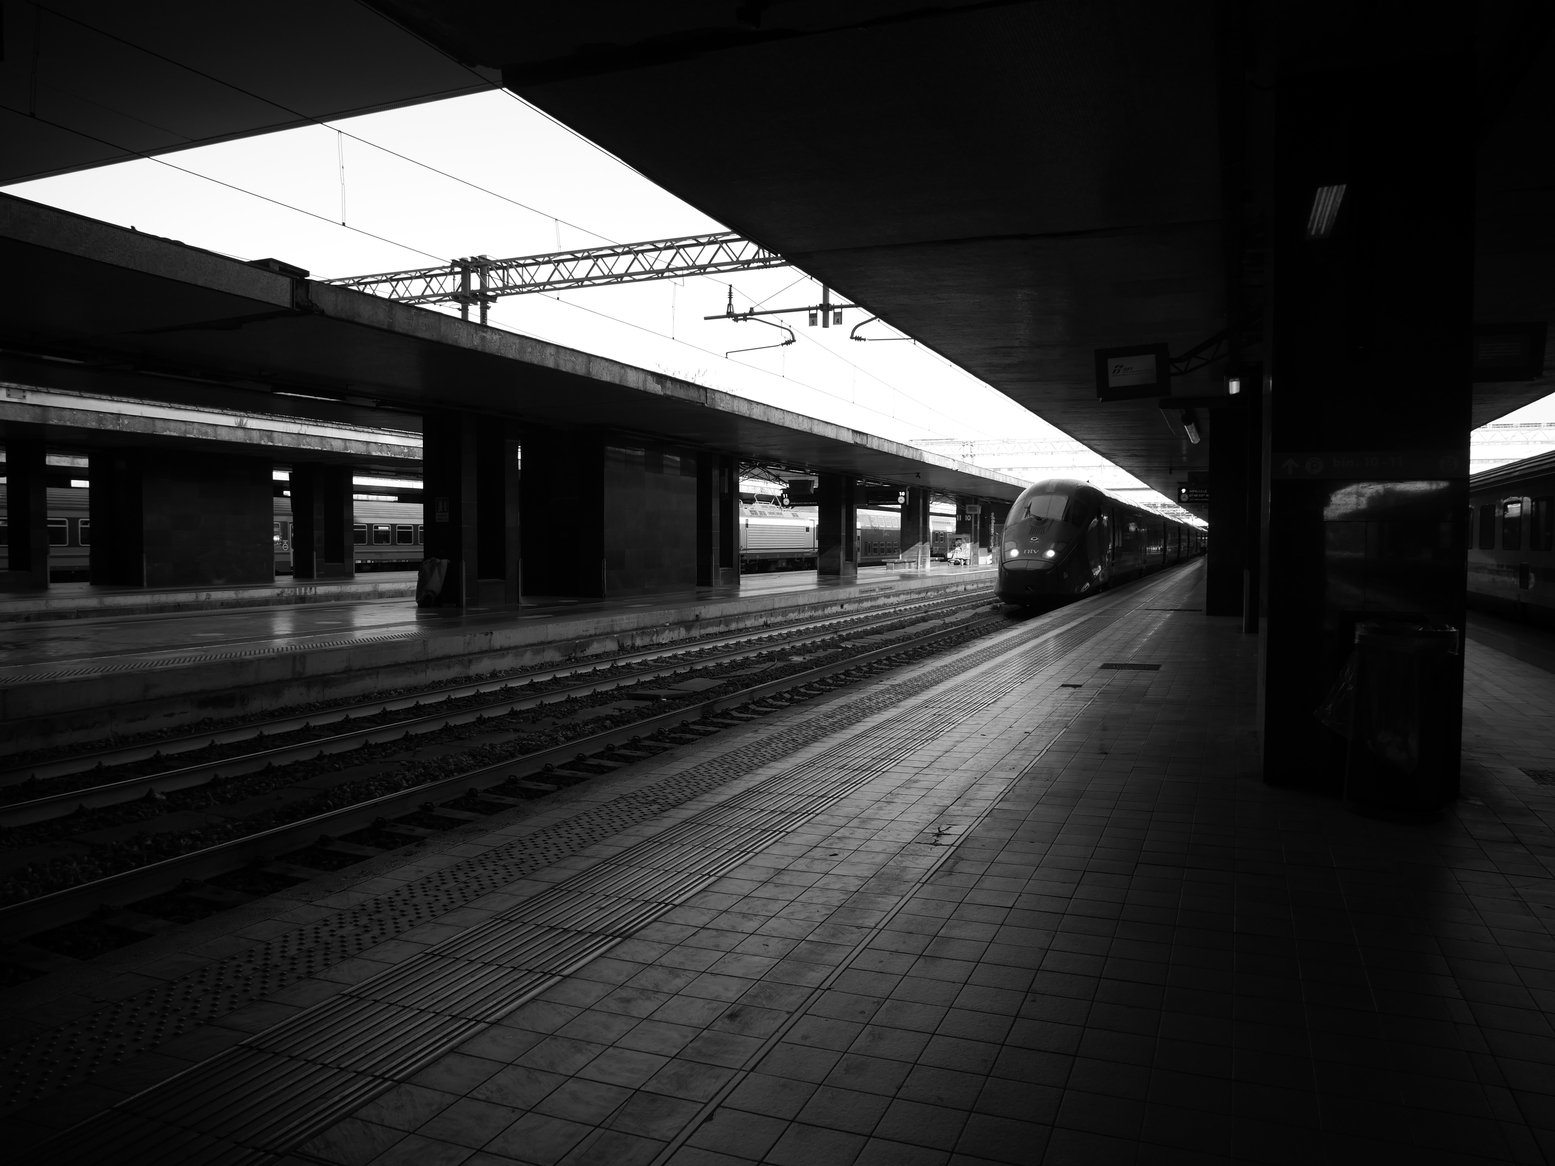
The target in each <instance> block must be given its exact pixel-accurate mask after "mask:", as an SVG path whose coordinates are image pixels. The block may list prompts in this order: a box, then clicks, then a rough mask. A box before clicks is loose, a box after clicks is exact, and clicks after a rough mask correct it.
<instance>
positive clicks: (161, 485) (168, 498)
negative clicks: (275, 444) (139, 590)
mask: <svg viewBox="0 0 1555 1166" xmlns="http://www.w3.org/2000/svg"><path fill="white" fill-rule="evenodd" d="M140 480H141V531H142V535H141V537H142V545H143V547H144V554H145V563H146V575H145V582H146V586H147V587H207V586H235V585H241V584H245V583H270V582H273V581H274V580H275V541H274V536H273V530H274V525H275V490H274V486H273V482H272V478H271V462H270V459H269V458H251V457H233V456H228V455H208V454H185V453H177V454H168V453H166V452H164V451H160V450H159V451H156V452H155V453H147V454H146V455H145V456H144V457H143V458H142V460H141V472H140Z"/></svg>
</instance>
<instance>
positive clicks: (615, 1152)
mask: <svg viewBox="0 0 1555 1166" xmlns="http://www.w3.org/2000/svg"><path fill="white" fill-rule="evenodd" d="M1109 655H1112V653H1110V651H1109ZM963 768H964V766H963ZM661 927H662V925H661ZM606 962H608V961H606ZM583 975H589V972H585V973H583ZM529 1007H530V1009H533V1007H535V1006H529ZM619 1149H620V1147H619V1146H617V1147H614V1149H611V1150H610V1155H616V1154H619ZM610 1155H606V1157H610Z"/></svg>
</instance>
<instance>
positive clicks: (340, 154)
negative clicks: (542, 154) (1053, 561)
mask: <svg viewBox="0 0 1555 1166" xmlns="http://www.w3.org/2000/svg"><path fill="white" fill-rule="evenodd" d="M39 10H40V11H47V12H48V13H49V14H50V15H51V16H53V17H56V18H58V19H60V20H65V21H68V22H70V23H73V24H76V25H78V26H80V27H82V28H85V29H88V30H89V31H91V32H93V33H96V34H97V35H99V36H102V37H104V38H106V39H109V40H112V41H115V42H117V43H119V44H123V45H125V46H126V47H128V48H130V49H133V50H135V51H136V52H139V53H142V54H144V55H146V56H149V57H152V58H154V59H157V60H160V61H163V62H165V63H167V64H170V65H173V66H174V67H176V68H179V69H182V70H184V71H186V72H188V73H190V74H192V75H195V76H199V77H201V78H204V79H206V80H209V81H211V82H213V83H215V84H219V85H222V86H224V87H225V88H228V89H230V90H232V91H233V92H237V93H241V94H243V95H245V96H247V97H250V98H253V99H254V100H257V101H261V102H264V103H265V104H268V105H270V106H272V107H273V108H275V109H278V110H281V111H283V112H285V113H286V114H288V115H289V116H292V117H295V118H298V119H299V120H300V121H303V122H306V123H309V124H312V125H316V126H321V127H324V128H327V129H333V130H334V131H335V133H336V135H337V138H336V142H337V165H338V169H339V183H340V202H341V207H340V220H339V221H338V222H335V221H334V220H331V219H329V218H328V217H326V216H324V215H320V214H318V213H316V212H313V211H309V210H307V209H306V208H303V207H299V206H296V205H294V204H292V203H288V202H285V201H284V200H281V199H277V198H274V197H272V196H269V195H265V194H261V193H259V192H257V191H254V190H251V189H249V188H247V187H243V186H240V185H238V184H236V183H232V182H227V181H224V180H222V179H219V178H215V177H213V176H211V175H208V174H203V173H201V172H200V171H197V170H193V169H190V168H188V167H184V166H179V165H177V164H175V163H171V162H168V161H166V160H165V159H163V158H161V157H159V156H157V155H156V154H152V153H149V152H147V151H143V150H138V149H135V148H133V147H126V146H123V145H121V144H119V143H115V142H112V141H109V140H107V139H103V138H99V137H97V136H95V135H92V134H89V133H86V132H85V131H82V130H79V129H76V128H75V127H72V126H66V125H62V124H60V123H56V122H52V121H48V120H47V119H39V120H44V122H45V124H48V125H51V126H54V127H55V128H59V129H62V130H65V131H66V132H68V133H73V134H76V135H78V136H80V137H83V138H86V139H87V140H91V141H95V142H98V143H99V144H102V145H106V146H109V147H111V148H113V149H116V150H121V151H123V152H125V153H127V154H130V155H132V156H134V157H138V158H141V159H143V160H146V161H152V162H156V163H158V164H159V165H162V166H165V167H167V168H169V169H172V170H175V171H177V172H179V173H183V174H188V175H191V176H193V177H196V178H200V179H203V180H204V181H207V182H211V183H214V184H216V185H219V186H222V187H225V188H227V189H230V190H233V191H235V192H237V193H241V194H245V195H248V196H249V197H252V198H257V199H260V200H262V201H264V202H268V203H270V204H272V205H274V206H277V207H281V208H283V209H286V210H290V211H292V212H294V213H298V214H303V215H307V216H308V217H310V218H314V219H318V220H319V221H322V222H327V223H331V225H336V226H340V227H341V228H343V229H345V230H349V231H352V232H354V233H356V234H360V235H363V236H365V237H368V238H372V239H375V240H377V241H379V242H383V243H387V244H388V245H390V246H393V247H396V248H399V249H401V250H406V251H410V252H412V253H414V254H418V255H422V256H426V257H427V258H431V259H434V260H438V261H439V262H446V261H447V260H445V258H444V257H443V256H439V255H435V254H433V253H432V252H429V251H426V250H424V249H422V248H419V247H415V246H412V245H410V244H406V243H402V242H400V241H398V240H396V239H392V238H389V237H388V236H384V235H380V234H377V233H375V232H372V231H367V230H364V229H362V228H359V227H353V226H350V225H349V223H348V222H347V221H346V220H347V201H346V180H345V160H344V141H345V139H346V138H350V139H351V140H353V141H357V142H360V143H361V144H363V145H366V146H368V147H370V148H372V149H375V150H379V151H381V152H383V153H385V154H387V155H390V156H392V157H395V158H398V159H400V160H402V161H404V162H407V163H409V164H411V165H414V166H417V167H420V168H422V169H424V170H427V171H428V172H430V173H435V174H438V175H439V176H441V177H444V178H446V179H448V180H450V181H453V182H456V183H459V184H461V185H463V186H467V187H469V188H470V189H472V190H476V191H479V192H481V193H484V194H486V195H489V196H491V197H494V198H497V199H499V200H501V201H504V202H507V203H509V204H510V205H513V206H517V207H519V208H521V209H523V210H526V211H529V212H530V213H533V214H537V215H540V216H542V217H546V218H550V219H551V220H552V222H553V224H554V226H555V229H556V231H557V238H558V241H559V240H560V228H561V226H562V224H563V222H566V221H565V220H562V219H561V218H560V217H559V216H556V215H553V214H550V213H549V212H546V211H542V210H540V209H539V208H536V207H533V206H531V205H529V204H527V203H523V202H521V201H519V200H517V199H514V198H511V197H509V196H507V195H504V194H502V193H500V192H498V191H494V190H491V189H490V188H489V187H485V186H482V185H481V184H479V183H475V182H471V181H470V180H468V179H465V178H462V177H460V176H459V175H456V174H453V173H451V172H449V171H446V170H443V169H442V168H440V167H437V166H433V165H431V164H430V163H426V162H423V161H421V160H420V159H417V158H414V157H411V156H410V155H407V154H404V153H402V152H400V151H398V150H394V149H392V148H390V147H387V146H384V145H382V144H381V143H378V142H374V141H372V140H370V139H367V138H363V137H361V136H360V135H357V134H353V133H350V132H349V131H345V130H342V129H340V128H339V127H338V126H336V125H334V124H333V123H331V122H329V121H327V120H325V119H322V118H318V117H313V116H311V115H308V114H305V113H302V112H301V111H299V110H296V109H293V108H292V107H290V106H288V105H286V104H285V103H283V102H279V101H276V100H274V99H273V98H269V97H266V96H264V95H262V94H259V93H256V92H254V91H253V90H250V89H247V88H245V87H244V86H241V85H238V84H235V83H233V82H231V81H229V80H227V79H225V78H223V77H219V76H217V75H215V74H212V73H208V72H206V71H204V70H202V69H199V68H196V67H194V66H192V65H189V64H187V63H185V62H183V61H179V60H177V59H175V58H172V57H168V56H166V55H165V54H162V53H158V52H156V51H155V50H152V49H149V48H147V47H145V46H144V45H140V44H137V43H136V42H134V41H131V40H128V39H126V38H124V37H121V36H118V35H117V34H115V33H111V32H108V31H107V30H105V29H102V28H100V27H98V26H96V25H93V24H91V23H89V22H87V21H84V20H81V19H80V18H78V17H74V16H71V15H68V14H65V13H61V12H58V11H56V10H54V9H52V8H46V7H44V6H41V5H40V6H39ZM380 15H381V14H380ZM391 23H392V22H391ZM396 27H399V26H398V25H396ZM412 35H414V34H412ZM418 39H419V38H418ZM463 67H464V68H465V69H466V71H467V72H469V73H470V74H471V75H472V76H473V77H475V78H477V79H478V80H480V82H481V84H482V86H486V87H491V88H498V89H499V90H500V92H502V93H504V94H506V95H507V96H508V97H510V98H511V99H513V100H515V101H517V102H518V103H519V104H520V105H521V106H523V107H524V108H525V109H526V110H528V111H530V112H532V113H536V114H539V115H540V116H541V117H543V118H544V119H545V120H546V121H548V122H550V123H551V124H553V125H554V126H556V127H557V128H559V129H561V130H563V131H564V132H565V133H567V134H568V135H570V136H571V137H573V138H575V139H577V140H578V141H579V142H581V143H583V144H585V145H587V146H589V147H590V148H591V149H593V150H595V151H597V152H598V153H600V154H601V155H602V156H604V157H606V158H608V159H610V160H612V161H614V162H615V163H617V164H619V165H621V166H623V167H625V168H626V169H628V170H630V171H632V172H633V173H637V174H641V171H638V170H637V169H636V168H635V167H633V166H631V165H630V164H629V163H627V162H626V161H624V160H623V159H621V158H619V157H618V156H617V155H615V154H613V153H611V152H610V151H608V150H606V149H604V148H603V147H601V146H600V145H599V144H598V143H597V142H593V141H591V140H590V139H588V138H586V137H584V136H583V135H582V134H580V133H578V132H577V131H576V130H574V129H573V128H572V127H570V126H568V125H566V123H564V122H561V121H559V120H557V119H556V118H555V117H553V116H552V115H551V114H549V113H547V112H546V111H545V110H543V109H540V108H539V107H537V106H534V105H533V104H531V103H530V102H527V101H525V100H523V98H521V97H519V96H518V95H517V94H515V93H512V92H511V91H510V90H507V89H502V88H500V87H497V86H492V84H491V82H490V80H489V79H488V78H485V77H483V76H482V75H481V74H479V73H478V72H476V71H475V70H474V69H472V68H470V67H469V66H463ZM47 88H54V87H52V86H48V87H47ZM94 104H96V103H94ZM5 108H7V109H9V107H5ZM10 112H13V113H16V112H19V111H16V110H14V109H11V110H10ZM136 120H143V119H136ZM144 124H147V125H151V123H144ZM154 128H157V129H159V130H160V131H161V132H164V133H169V134H173V135H174V136H177V137H181V138H183V139H184V140H185V141H189V139H188V138H187V136H186V135H183V134H178V133H176V131H172V130H170V129H167V128H166V127H160V126H157V127H154ZM643 177H644V178H645V180H646V176H643ZM566 225H567V226H569V227H571V228H573V229H575V230H578V231H581V232H583V233H584V234H587V235H590V236H593V237H595V238H598V239H604V240H606V241H607V242H612V243H614V242H616V241H615V240H613V239H611V238H610V237H609V236H607V235H603V234H601V233H599V232H597V231H594V230H591V229H589V228H587V227H583V226H581V225H579V224H576V223H572V222H566ZM805 278H809V277H808V276H806V275H801V276H800V277H799V278H798V279H795V280H793V281H792V282H790V283H789V284H787V285H785V287H784V288H783V289H780V290H779V291H777V292H774V293H771V294H770V295H768V296H766V297H765V298H763V299H762V300H759V301H753V302H754V303H755V304H756V306H760V305H761V304H765V303H766V302H768V301H769V300H771V299H772V298H775V296H777V295H780V294H782V291H784V290H787V288H789V287H793V286H794V285H795V284H797V283H799V282H802V280H803V279H805ZM741 295H742V296H744V295H745V294H744V293H743V292H742V293H741ZM745 298H747V299H749V298H750V297H748V296H745ZM557 299H558V302H561V303H569V301H564V300H561V299H560V297H557ZM569 306H574V307H581V305H572V304H569ZM583 310H587V311H593V309H583ZM594 314H596V315H599V316H602V317H604V318H606V319H611V320H614V321H616V322H618V323H623V324H628V323H629V322H627V321H623V320H620V319H619V318H618V317H614V316H611V315H610V314H609V313H604V312H594ZM629 326H631V327H634V328H638V329H639V330H642V331H646V332H648V333H650V334H652V335H656V336H660V337H662V338H665V339H669V340H671V341H672V342H674V343H688V342H686V341H683V340H680V339H679V338H678V337H676V336H674V335H666V334H664V333H662V332H659V331H658V330H657V329H652V328H642V327H641V326H640V325H635V324H629ZM792 336H793V333H792V332H790V337H791V339H790V340H788V341H785V342H784V343H783V344H782V345H778V346H776V347H786V346H787V345H788V344H791V343H793V342H794V341H793V339H792ZM806 339H807V340H808V339H809V337H806ZM689 346H690V347H693V348H695V349H697V350H698V351H701V352H705V353H708V354H709V355H718V354H717V353H715V352H713V351H712V350H710V349H706V348H703V347H701V346H700V345H689ZM758 347H760V348H766V347H773V346H767V345H762V346H758ZM818 347H820V348H821V349H822V350H823V351H825V352H828V353H829V354H830V355H832V356H833V357H835V358H836V359H839V360H842V362H843V363H844V364H846V365H848V366H849V367H850V368H852V369H853V370H854V372H855V373H857V372H864V375H865V376H867V377H869V378H870V379H871V380H873V381H875V382H877V383H878V384H880V385H881V386H882V387H884V388H886V389H888V390H890V391H891V392H893V393H896V394H899V395H900V396H902V397H903V398H905V399H906V400H908V401H911V402H913V404H915V405H917V406H918V407H919V408H922V409H925V410H927V411H928V412H930V413H932V414H934V415H936V416H939V417H942V418H944V419H945V420H947V421H952V422H955V421H956V419H955V418H952V417H951V416H950V415H949V414H946V413H944V412H942V411H941V410H939V409H936V408H935V407H933V406H932V405H928V404H927V403H926V402H924V401H921V400H919V399H918V398H916V397H914V396H913V395H911V394H910V393H907V392H905V391H904V390H903V389H901V388H900V387H899V386H897V385H894V384H892V383H891V382H889V381H887V380H885V379H884V378H882V377H880V376H878V375H877V374H874V373H871V372H869V371H867V370H863V369H860V368H859V367H858V366H857V365H855V364H854V363H853V362H852V361H849V360H847V359H846V358H845V357H841V356H840V355H838V354H837V353H834V352H831V350H830V349H828V348H826V346H825V345H818ZM732 351H733V352H739V351H754V349H751V350H745V349H736V350H732ZM936 355H937V354H936ZM726 359H727V355H726ZM941 359H942V360H943V358H941ZM737 363H741V362H737ZM945 363H947V364H951V366H952V367H957V366H955V365H954V364H953V363H952V362H949V361H945ZM747 367H753V366H747ZM758 371H760V370H758ZM957 371H958V372H959V371H963V370H960V369H959V368H957ZM784 375H785V379H789V380H794V378H789V377H786V374H784ZM963 375H965V374H963ZM794 383H797V384H802V385H804V386H805V387H807V388H810V389H812V390H813V391H817V392H821V393H823V394H824V395H827V396H832V397H835V398H837V399H838V400H843V399H844V398H842V397H841V396H840V395H839V394H836V393H830V392H828V391H826V390H824V389H820V388H819V387H818V386H815V385H811V384H808V383H807V382H802V381H797V380H795V381H794ZM848 403H849V404H851V405H853V406H854V407H856V408H862V409H865V410H866V411H868V412H871V413H875V414H877V415H879V416H882V417H890V418H891V419H893V420H895V419H896V416H895V414H894V413H890V414H888V413H885V412H883V411H882V410H879V409H874V408H872V407H869V406H865V405H860V404H859V402H858V401H857V400H856V398H855V399H853V400H850V401H849V402H848ZM978 432H984V431H983V430H981V429H979V430H978Z"/></svg>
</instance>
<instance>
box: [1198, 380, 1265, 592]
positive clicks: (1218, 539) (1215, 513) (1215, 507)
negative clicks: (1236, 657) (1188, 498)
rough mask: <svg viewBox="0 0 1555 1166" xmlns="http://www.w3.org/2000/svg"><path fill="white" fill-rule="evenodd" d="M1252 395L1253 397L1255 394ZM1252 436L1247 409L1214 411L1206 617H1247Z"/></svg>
mask: <svg viewBox="0 0 1555 1166" xmlns="http://www.w3.org/2000/svg"><path fill="white" fill-rule="evenodd" d="M1249 396H1251V393H1249ZM1256 436H1261V435H1255V434H1253V433H1251V432H1250V430H1249V426H1248V423H1247V410H1246V408H1245V406H1243V405H1240V404H1237V405H1231V404H1226V405H1222V406H1221V407H1219V408H1217V409H1214V410H1212V411H1211V413H1210V424H1209V439H1208V444H1209V529H1210V533H1211V534H1212V535H1213V536H1214V537H1213V539H1212V541H1211V542H1210V548H1209V560H1208V562H1207V564H1206V566H1205V572H1204V614H1205V615H1241V614H1242V612H1243V607H1242V600H1243V591H1244V576H1245V574H1246V572H1247V569H1248V559H1249V554H1248V552H1249V550H1250V548H1251V547H1253V546H1256V539H1257V532H1256V530H1255V531H1253V532H1251V533H1252V536H1253V537H1252V539H1249V537H1248V535H1249V531H1248V530H1247V504H1248V495H1249V493H1250V492H1251V491H1252V490H1253V485H1254V484H1253V482H1252V481H1251V480H1250V479H1249V477H1248V456H1247V454H1248V448H1247V447H1248V443H1249V442H1250V441H1252V440H1254V438H1255V437H1256Z"/></svg>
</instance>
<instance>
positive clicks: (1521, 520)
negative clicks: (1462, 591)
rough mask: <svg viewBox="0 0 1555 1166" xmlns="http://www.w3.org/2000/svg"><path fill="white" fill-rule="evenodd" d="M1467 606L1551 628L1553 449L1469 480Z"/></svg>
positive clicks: (1554, 618) (1554, 612) (1554, 589)
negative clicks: (1550, 451) (1551, 451)
mask: <svg viewBox="0 0 1555 1166" xmlns="http://www.w3.org/2000/svg"><path fill="white" fill-rule="evenodd" d="M1468 536H1469V537H1468V543H1469V546H1468V602H1469V606H1471V607H1476V608H1479V609H1480V610H1483V611H1489V612H1492V613H1494V614H1497V615H1503V616H1507V617H1510V618H1512V619H1522V620H1527V621H1529V622H1531V623H1538V624H1543V625H1544V626H1546V627H1555V453H1545V454H1539V455H1537V456H1535V457H1531V458H1523V459H1521V460H1519V461H1515V462H1511V463H1509V464H1507V465H1504V466H1497V467H1496V468H1495V469H1493V470H1486V471H1484V472H1483V473H1479V474H1475V475H1474V476H1473V477H1472V478H1471V479H1469V514H1468Z"/></svg>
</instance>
